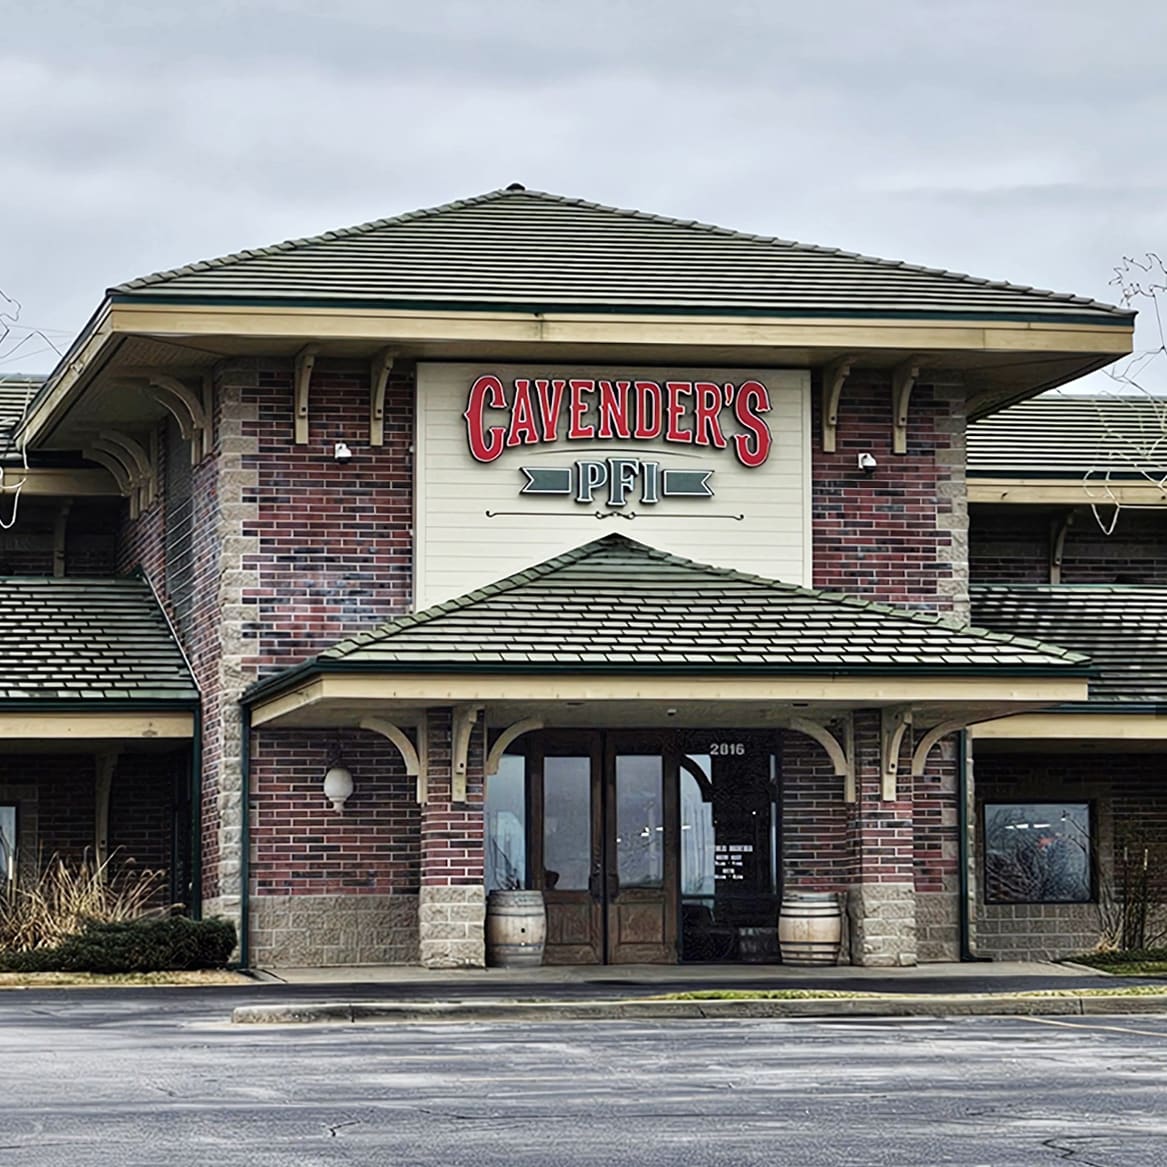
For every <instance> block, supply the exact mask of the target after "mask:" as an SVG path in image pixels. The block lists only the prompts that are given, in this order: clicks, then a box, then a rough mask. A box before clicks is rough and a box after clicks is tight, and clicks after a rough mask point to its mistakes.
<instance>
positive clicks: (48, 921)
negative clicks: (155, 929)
mask: <svg viewBox="0 0 1167 1167" xmlns="http://www.w3.org/2000/svg"><path fill="white" fill-rule="evenodd" d="M115 858H116V853H115V854H114V855H111V856H109V857H108V858H107V859H105V860H103V861H101V862H98V861H97V860H96V859H95V858H94V857H93V856H92V855H91V854H90V853H89V852H88V851H86V853H85V855H84V856H83V857H82V859H81V860H80V861H79V862H77V861H72V862H70V861H67V860H65V859H62V858H61V857H60V856H58V855H54V856H53V857H52V859H50V860H49V862H48V863H46V864H45V865H44V867H43V868H42V869H41V872H40V874H39V876H38V877H37V879H36V882H35V883H32V884H31V885H29V886H27V887H21V886H13V887H11V888H10V889H9V890H8V891H6V892H3V893H0V951H7V952H30V951H33V950H34V949H39V948H51V947H53V946H54V945H56V944H59V943H60V942H61V941H62V940H64V939H65V938H66V937H68V936H72V935H74V934H76V933H77V932H79V931H80V930H81V927H82V925H83V924H84V923H85V922H86V921H88V920H98V921H100V922H102V923H114V922H119V921H125V920H136V919H138V918H140V917H141V916H143V915H146V914H147V913H148V912H150V911H152V910H154V909H155V908H156V907H157V905H158V898H159V892H160V891H161V889H162V887H163V881H164V878H165V876H164V873H163V872H161V871H145V870H144V871H139V870H138V869H137V868H136V867H135V866H134V863H133V860H132V859H131V860H120V861H119V862H118V864H117V866H116V868H115V867H114V866H113V863H114V859H115Z"/></svg>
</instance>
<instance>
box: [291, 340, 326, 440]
mask: <svg viewBox="0 0 1167 1167" xmlns="http://www.w3.org/2000/svg"><path fill="white" fill-rule="evenodd" d="M319 351H320V346H319V345H318V344H306V345H305V346H304V347H303V348H302V349H301V350H300V351H299V352H298V353H297V354H296V359H295V361H294V363H293V366H292V372H293V375H292V410H293V417H294V420H295V430H296V433H295V441H296V445H297V446H306V445H307V444H308V389H309V388H310V386H311V384H312V370H313V368H315V366H316V354H317V353H318V352H319Z"/></svg>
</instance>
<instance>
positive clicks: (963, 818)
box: [956, 729, 990, 961]
mask: <svg viewBox="0 0 1167 1167" xmlns="http://www.w3.org/2000/svg"><path fill="white" fill-rule="evenodd" d="M956 821H957V828H956V829H957V832H958V834H959V836H960V860H959V863H960V870H959V875H960V890H959V892H958V895H959V897H960V905H959V906H960V959H961V960H962V961H983V960H989V959H990V958H989V957H987V956H977V954H976V953H975V952H973V950H972V920H971V919H970V916H969V910H968V904H969V893H970V891H971V890H972V889H971V887H970V885H969V878H968V868H969V845H968V841H969V826H970V823H969V813H968V730H967V729H962V730H961V731H960V733H959V734H957V735H956Z"/></svg>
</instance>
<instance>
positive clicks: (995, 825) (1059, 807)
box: [984, 802, 1094, 904]
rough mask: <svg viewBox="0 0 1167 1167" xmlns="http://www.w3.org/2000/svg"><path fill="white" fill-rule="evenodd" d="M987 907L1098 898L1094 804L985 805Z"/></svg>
mask: <svg viewBox="0 0 1167 1167" xmlns="http://www.w3.org/2000/svg"><path fill="white" fill-rule="evenodd" d="M984 821H985V903H987V904H1084V903H1089V902H1090V900H1092V899H1093V898H1094V896H1093V892H1094V887H1093V864H1092V862H1091V852H1092V846H1091V836H1090V804H1089V803H1087V802H991V803H986V804H985V816H984Z"/></svg>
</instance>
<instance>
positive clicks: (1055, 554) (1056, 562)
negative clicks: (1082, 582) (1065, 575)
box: [1049, 510, 1075, 584]
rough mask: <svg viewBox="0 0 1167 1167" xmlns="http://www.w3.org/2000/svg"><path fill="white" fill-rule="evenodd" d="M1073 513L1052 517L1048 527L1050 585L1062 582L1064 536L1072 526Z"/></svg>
mask: <svg viewBox="0 0 1167 1167" xmlns="http://www.w3.org/2000/svg"><path fill="white" fill-rule="evenodd" d="M1074 517H1075V516H1074V512H1073V511H1072V510H1071V511H1066V512H1065V513H1064V514H1060V515H1054V517H1053V518H1052V519H1050V525H1049V581H1050V583H1052V584H1060V583H1061V582H1062V557H1063V554H1064V553H1065V550H1066V536H1067V535H1068V534H1069V533H1070V528H1071V527H1072V526H1073V525H1074Z"/></svg>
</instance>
